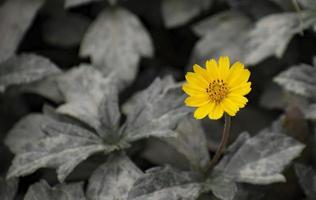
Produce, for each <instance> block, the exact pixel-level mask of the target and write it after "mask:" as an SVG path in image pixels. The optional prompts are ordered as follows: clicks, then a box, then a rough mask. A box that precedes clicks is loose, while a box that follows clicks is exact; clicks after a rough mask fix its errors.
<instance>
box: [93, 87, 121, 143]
mask: <svg viewBox="0 0 316 200" xmlns="http://www.w3.org/2000/svg"><path fill="white" fill-rule="evenodd" d="M118 103H119V101H118V94H117V90H116V89H114V88H113V87H111V88H109V93H108V94H107V95H105V96H104V97H103V100H102V101H101V103H100V106H99V110H98V118H99V122H100V126H99V128H98V134H99V135H100V136H101V137H102V138H104V140H107V141H109V140H110V141H109V142H111V141H112V142H115V141H118V140H119V138H120V136H121V135H120V134H119V125H120V118H121V113H120V110H119V105H118Z"/></svg>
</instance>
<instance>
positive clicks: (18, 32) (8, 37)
mask: <svg viewBox="0 0 316 200" xmlns="http://www.w3.org/2000/svg"><path fill="white" fill-rule="evenodd" d="M43 3H44V0H10V1H6V2H5V3H3V4H2V6H1V7H0V30H1V37H0V63H1V62H3V61H5V60H7V59H8V58H10V57H11V56H13V55H14V53H15V51H16V49H17V47H18V45H19V43H20V41H21V40H22V38H23V35H24V34H25V32H26V31H27V29H28V28H29V26H30V24H31V23H32V21H33V18H34V17H35V15H36V13H37V11H38V10H39V9H40V7H41V6H42V5H43Z"/></svg>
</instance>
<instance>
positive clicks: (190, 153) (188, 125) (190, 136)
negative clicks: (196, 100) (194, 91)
mask: <svg viewBox="0 0 316 200" xmlns="http://www.w3.org/2000/svg"><path fill="white" fill-rule="evenodd" d="M175 132H177V133H178V136H177V137H176V138H167V139H164V141H165V142H167V143H169V144H170V145H171V146H173V147H174V148H175V149H176V150H177V151H178V152H180V153H182V154H183V155H184V156H185V157H186V158H187V159H188V160H189V161H190V163H191V165H192V166H193V167H194V168H196V169H203V168H204V167H205V166H206V165H207V163H208V162H209V160H210V156H209V153H208V149H207V140H206V137H205V135H204V131H203V128H202V126H201V125H200V124H199V121H197V120H194V119H193V118H192V117H186V118H185V119H184V120H182V121H181V122H180V123H179V125H178V126H177V128H176V130H175Z"/></svg>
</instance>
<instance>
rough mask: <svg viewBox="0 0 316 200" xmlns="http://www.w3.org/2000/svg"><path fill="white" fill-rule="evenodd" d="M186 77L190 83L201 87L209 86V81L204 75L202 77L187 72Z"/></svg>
mask: <svg viewBox="0 0 316 200" xmlns="http://www.w3.org/2000/svg"><path fill="white" fill-rule="evenodd" d="M185 78H186V80H187V81H188V83H189V84H192V85H194V86H196V87H199V88H207V87H208V82H207V81H206V80H205V79H204V78H203V77H201V76H200V75H199V74H196V73H192V72H187V74H186V75H185Z"/></svg>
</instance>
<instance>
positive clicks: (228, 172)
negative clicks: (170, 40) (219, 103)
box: [0, 0, 316, 200]
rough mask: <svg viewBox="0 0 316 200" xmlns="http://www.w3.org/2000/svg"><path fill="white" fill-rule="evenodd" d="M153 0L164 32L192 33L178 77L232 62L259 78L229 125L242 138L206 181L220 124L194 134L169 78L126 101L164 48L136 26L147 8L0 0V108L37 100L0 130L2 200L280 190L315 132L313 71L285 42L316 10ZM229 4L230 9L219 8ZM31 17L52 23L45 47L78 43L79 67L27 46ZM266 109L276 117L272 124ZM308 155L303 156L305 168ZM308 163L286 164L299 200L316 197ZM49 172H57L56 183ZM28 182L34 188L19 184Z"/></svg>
mask: <svg viewBox="0 0 316 200" xmlns="http://www.w3.org/2000/svg"><path fill="white" fill-rule="evenodd" d="M158 2H159V5H161V6H160V7H159V9H158V10H159V12H161V15H162V16H161V17H162V21H163V26H162V27H163V29H164V30H177V29H182V28H184V29H189V30H190V31H192V32H193V33H194V34H195V36H197V38H198V40H197V42H196V43H195V44H194V46H193V45H191V46H190V45H189V46H190V48H191V47H192V46H193V50H192V52H191V56H189V59H187V60H185V63H183V67H182V68H181V70H183V68H184V67H185V65H186V66H191V65H192V64H193V63H198V64H203V62H204V61H205V60H206V59H208V58H210V57H218V56H219V55H228V56H230V57H231V58H232V60H233V61H234V60H237V59H238V60H241V61H242V62H244V63H245V64H246V65H247V66H249V67H251V69H250V70H252V69H253V70H254V72H257V73H254V75H253V78H252V79H253V81H254V85H255V86H254V91H257V92H254V93H255V94H254V96H252V97H250V98H251V100H253V101H254V102H255V103H253V105H250V108H249V110H250V111H251V112H249V111H248V112H249V113H248V115H250V117H248V118H246V117H244V118H243V116H244V115H243V113H241V116H240V118H238V117H237V119H236V121H235V122H234V124H237V125H236V126H238V125H239V128H240V129H241V130H240V129H238V127H237V129H235V130H236V131H238V137H237V136H236V135H234V133H233V136H235V138H236V139H235V141H234V142H232V143H231V144H230V145H229V147H228V148H227V150H226V151H225V154H224V156H223V157H222V158H221V160H220V162H219V163H218V164H217V165H216V166H215V168H214V170H213V171H212V172H211V173H210V174H207V175H206V174H205V168H206V166H207V164H208V162H209V161H210V157H211V156H210V154H209V150H211V151H212V150H214V149H216V147H217V146H218V138H216V136H217V137H220V133H219V132H216V131H215V130H217V129H216V127H217V126H218V125H220V124H218V123H214V122H213V123H211V122H210V121H207V122H205V123H207V125H206V126H203V125H205V124H202V123H200V121H196V120H194V119H193V118H192V115H191V113H190V112H191V110H190V109H189V108H186V107H185V106H184V105H183V100H184V98H185V96H184V93H183V92H182V91H181V82H177V81H175V80H174V77H172V76H170V75H168V76H164V77H162V78H159V77H158V78H155V79H154V80H153V81H152V83H151V84H150V85H149V86H148V87H147V85H146V84H144V87H143V88H142V90H133V91H132V92H130V93H132V95H130V93H129V92H127V90H131V89H133V87H132V86H133V84H134V83H135V81H136V82H137V80H138V79H140V78H141V74H145V72H144V71H145V70H143V71H141V70H142V69H140V66H141V65H142V63H141V62H142V61H143V60H144V58H147V59H161V58H159V55H160V54H159V53H160V52H158V53H157V54H158V55H154V52H155V51H154V48H155V47H156V49H157V50H158V49H159V48H165V47H160V44H158V43H157V44H156V45H154V43H155V42H158V41H159V40H164V39H161V38H159V37H158V38H159V39H156V37H157V36H155V32H154V31H152V32H150V31H151V29H150V28H149V27H150V26H149V25H147V27H146V26H145V24H146V22H147V23H155V22H154V20H153V17H154V16H153V13H151V12H150V11H147V12H146V11H143V10H146V6H145V5H143V4H138V7H140V8H141V9H140V10H142V11H139V13H138V12H137V11H136V10H137V9H135V8H133V6H132V5H130V4H129V0H125V1H124V0H121V1H120V0H108V1H105V0H60V1H49V0H46V1H45V0H5V1H0V6H1V7H0V30H4V31H2V32H1V33H2V35H1V38H0V93H1V96H0V97H1V100H2V99H3V102H0V104H3V105H5V104H6V102H7V101H10V100H11V99H20V98H21V96H23V95H25V94H32V95H33V96H32V97H34V96H36V97H41V108H40V110H32V109H31V110H30V111H27V112H25V113H23V114H20V115H23V117H21V116H19V120H18V121H17V122H16V121H14V122H15V123H14V125H12V127H10V129H9V130H8V131H7V132H6V133H5V137H4V139H3V143H4V144H5V145H6V147H7V148H8V149H9V150H10V152H12V153H13V154H14V157H13V158H12V160H10V166H9V168H8V170H5V173H4V172H2V171H0V175H1V176H2V175H3V177H2V178H1V177H0V199H5V200H11V199H16V198H24V199H26V200H32V199H47V200H55V199H56V200H57V199H65V200H66V199H67V200H72V199H73V200H78V199H80V200H84V199H89V200H101V199H121V200H161V199H168V200H176V199H184V200H186V199H187V200H193V199H202V200H203V199H221V200H242V199H260V198H261V197H262V198H266V199H269V198H270V196H267V194H265V193H264V192H263V191H260V186H258V185H268V184H271V183H276V182H286V179H287V178H288V174H286V175H287V176H285V175H284V174H282V172H283V170H284V169H285V168H286V167H288V166H290V163H291V161H292V160H293V159H295V158H297V157H299V156H300V155H301V153H302V151H303V149H304V148H306V147H309V146H310V145H309V144H308V142H307V141H308V138H309V137H313V138H314V137H315V131H314V130H311V129H313V128H314V121H315V120H316V95H315V94H316V87H315V85H316V68H315V67H314V66H312V65H313V64H297V62H296V60H294V61H293V60H291V59H288V58H286V57H287V56H286V54H289V55H290V57H295V55H298V54H299V53H300V52H299V51H297V50H291V49H290V48H287V47H288V46H289V44H290V43H293V42H291V41H292V39H293V38H295V37H301V38H305V36H304V35H303V34H314V31H315V27H316V11H315V9H316V4H315V2H313V1H312V0H299V1H293V2H291V1H282V0H270V1H266V0H260V1H257V2H256V3H253V1H251V0H243V1H237V0H225V1H224V0H218V1H215V0H198V1H196V0H161V1H158ZM228 7H230V8H232V9H225V10H224V9H222V8H228ZM144 8H145V9H144ZM218 8H220V9H219V10H216V9H218ZM155 9H157V8H156V7H155ZM87 10H89V11H90V10H92V11H91V12H92V13H93V15H92V16H90V15H89V14H87ZM223 10H224V11H223ZM142 12H144V13H145V14H141V13H142ZM17 13H19V17H17ZM39 15H44V16H45V17H46V19H47V21H46V22H45V23H42V24H41V25H42V26H41V31H42V34H43V35H42V37H41V40H43V41H44V43H45V44H47V45H48V46H49V45H51V46H54V47H57V48H60V49H69V48H70V49H71V48H75V49H76V53H78V58H77V60H76V61H77V63H76V64H75V66H74V67H73V66H71V67H69V66H67V67H64V66H59V65H58V64H55V62H52V61H51V60H53V58H54V56H44V55H45V53H41V52H40V51H35V50H34V49H33V48H34V47H32V45H29V44H27V42H26V40H27V38H28V37H31V36H27V35H28V34H31V33H30V32H32V30H29V28H30V27H31V25H32V24H33V26H34V24H36V23H40V22H38V21H37V20H35V18H36V16H37V17H38V16H39ZM140 16H141V17H143V18H145V19H146V17H145V16H150V17H149V18H150V20H148V21H146V20H144V19H143V18H141V17H140ZM148 26H149V27H148ZM153 27H154V28H152V29H153V30H155V28H157V27H160V25H156V26H153ZM160 28H161V27H160ZM191 34H192V33H191ZM151 35H152V36H151ZM161 35H164V34H163V33H162V34H161ZM163 37H164V36H163ZM25 38H26V39H25ZM195 38H196V37H195ZM35 40H37V38H36V39H35ZM156 40H158V41H156ZM294 40H295V39H294ZM180 42H181V41H180ZM294 45H295V44H294ZM51 46H49V48H51ZM162 46H163V45H162ZM22 47H24V48H22ZM77 47H78V48H77ZM25 49H26V50H25ZM29 49H31V50H29ZM60 49H59V50H60ZM60 51H61V50H60ZM77 51H78V52H77ZM163 51H168V49H167V48H165V49H163ZM306 51H307V50H306ZM293 55H294V56H293ZM273 56H275V57H276V58H278V59H279V60H275V59H273V58H271V57H273ZM79 57H80V59H79ZM155 57H157V58H155ZM86 58H88V61H83V60H84V59H86ZM181 59H183V58H181ZM309 59H310V58H309ZM162 60H163V59H162ZM283 62H285V64H284V63H283ZM56 63H57V62H56ZM168 64H169V63H168ZM268 64H269V65H274V66H265V67H263V66H262V67H261V68H264V69H263V70H262V71H260V67H258V66H260V65H268ZM292 64H293V65H292ZM283 66H285V69H284V68H282V67H283ZM256 67H258V68H259V71H256V70H257V68H256ZM63 68H67V69H63ZM166 68H167V69H168V70H169V71H172V70H174V68H171V67H166ZM183 71H184V70H183ZM183 71H182V72H181V71H180V72H179V70H178V72H179V74H181V75H183ZM174 74H175V73H174ZM258 74H259V75H258ZM146 75H147V74H145V76H146ZM136 77H137V78H136ZM271 77H273V79H271ZM260 78H261V79H264V80H263V81H258V79H260ZM144 82H146V81H144ZM147 82H148V81H147ZM267 83H268V84H267ZM145 87H146V88H145ZM144 88H145V89H144ZM261 90H263V94H261V93H260V94H257V93H259V91H261ZM126 93H129V94H128V95H127V97H128V98H123V97H124V94H126ZM6 99H8V100H6ZM22 99H23V98H22ZM258 99H259V101H258V102H259V103H258V104H256V103H257V102H256V101H257V100H258ZM7 104H9V105H16V104H18V103H17V102H16V101H13V102H9V103H7ZM24 104H25V102H24ZM1 106H2V105H1ZM3 110H5V109H3ZM246 110H247V108H246ZM269 110H270V112H269ZM271 110H276V111H277V114H280V113H281V117H279V118H278V119H277V120H274V118H275V115H274V114H270V113H273V112H272V111H271ZM1 111H2V109H1ZM9 112H13V111H9ZM263 112H269V116H265V118H264V119H265V121H268V123H266V124H264V126H262V125H261V124H259V125H258V123H259V122H260V121H261V119H260V118H256V117H258V116H259V117H261V116H263V114H262V113H263ZM271 116H272V117H271ZM1 118H3V116H2V115H1ZM273 120H274V122H273ZM245 123H246V126H245V127H242V126H241V125H240V124H245ZM269 123H271V125H269ZM307 123H310V124H311V127H312V128H311V127H309V126H308V124H307ZM252 124H254V126H256V127H255V129H251V125H252ZM208 126H212V127H211V128H209V127H208ZM205 130H207V134H205ZM212 130H213V131H212ZM244 130H246V131H248V132H245V131H244ZM242 131H243V132H242ZM240 132H241V133H240ZM1 134H2V132H1ZM304 137H306V138H304ZM1 140H2V137H1ZM306 149H309V148H306ZM0 150H1V149H0ZM0 153H2V150H1V151H0ZM313 155H316V154H315V152H312V153H311V155H305V154H303V156H302V158H304V159H305V160H304V161H306V160H308V162H309V161H310V160H312V158H313ZM306 163H307V162H306ZM306 163H305V164H298V163H297V164H295V172H296V174H297V180H298V182H299V183H300V185H301V187H302V189H303V192H304V195H305V196H306V198H308V199H315V198H316V188H315V185H316V182H315V180H316V175H315V171H314V170H313V168H312V167H311V166H307V165H306ZM91 166H92V167H91ZM44 168H52V169H54V170H56V176H57V179H58V180H57V181H58V183H56V181H54V179H53V180H52V178H49V177H47V176H49V175H47V174H51V171H49V172H46V171H43V169H44ZM41 170H42V171H41ZM76 171H78V172H76ZM37 172H41V175H40V177H39V178H38V177H37V176H38V175H36V173H37ZM43 174H44V175H43ZM78 174H79V175H78ZM25 177H26V178H25ZM28 177H33V178H34V179H35V181H31V183H25V182H26V181H25V179H27V178H28ZM290 179H291V176H290ZM250 184H253V185H255V186H252V187H251V186H249V185H250ZM25 186H26V189H24V190H25V191H23V187H25ZM21 188H22V189H21ZM253 193H256V196H255V197H253ZM282 195H284V194H282ZM274 198H275V197H273V198H270V199H274ZM294 198H295V196H294Z"/></svg>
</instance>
